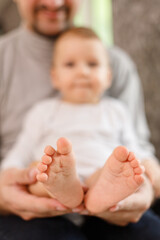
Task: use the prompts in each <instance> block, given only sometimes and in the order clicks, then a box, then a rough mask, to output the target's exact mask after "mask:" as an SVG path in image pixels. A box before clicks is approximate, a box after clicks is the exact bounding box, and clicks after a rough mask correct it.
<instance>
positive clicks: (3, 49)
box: [0, 27, 154, 159]
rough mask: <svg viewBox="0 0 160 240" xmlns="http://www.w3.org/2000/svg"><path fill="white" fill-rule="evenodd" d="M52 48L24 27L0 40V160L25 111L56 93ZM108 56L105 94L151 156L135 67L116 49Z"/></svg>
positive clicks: (18, 130)
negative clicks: (122, 109)
mask: <svg viewBox="0 0 160 240" xmlns="http://www.w3.org/2000/svg"><path fill="white" fill-rule="evenodd" d="M53 46H54V42H53V40H49V39H47V38H45V37H42V36H39V35H37V34H35V33H32V32H30V31H29V30H27V29H25V28H24V27H20V28H19V29H17V30H14V31H13V32H11V33H9V34H7V35H5V36H3V37H1V39H0V150H1V151H0V158H1V159H3V158H4V157H5V155H6V153H7V152H8V151H9V150H10V149H11V147H12V145H13V144H14V143H15V141H16V139H17V136H18V134H19V132H20V130H21V127H22V122H23V119H24V117H25V113H26V112H27V111H28V109H29V108H30V107H31V106H33V104H35V103H36V102H38V101H40V100H42V99H45V98H48V97H50V96H54V95H55V94H56V92H55V91H54V89H53V87H52V85H51V79H50V69H51V59H52V54H53V52H54V51H53ZM108 53H109V57H110V62H111V68H112V74H113V83H112V87H111V88H110V89H109V90H108V92H107V93H106V94H109V95H110V96H112V97H114V98H118V99H120V100H122V101H123V102H124V103H125V104H126V105H127V107H128V110H129V112H130V115H131V119H132V120H133V124H134V127H135V131H136V134H137V135H138V139H139V144H140V145H141V147H142V148H143V149H146V151H149V152H152V153H153V156H154V148H153V146H152V145H151V144H150V143H149V136H150V133H149V129H148V126H147V122H146V118H145V113H144V104H143V94H142V89H141V83H140V80H139V77H138V74H137V70H136V67H135V65H134V64H133V62H132V61H131V59H130V58H129V57H128V55H126V54H125V53H124V52H123V51H122V50H120V49H119V48H117V47H113V48H111V49H108ZM126 117H127V116H126Z"/></svg>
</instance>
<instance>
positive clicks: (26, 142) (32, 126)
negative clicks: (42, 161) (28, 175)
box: [1, 105, 44, 170]
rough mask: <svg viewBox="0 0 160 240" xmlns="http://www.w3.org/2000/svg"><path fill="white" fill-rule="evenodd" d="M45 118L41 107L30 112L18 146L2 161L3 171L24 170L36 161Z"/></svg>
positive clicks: (17, 143) (18, 140) (17, 142)
mask: <svg viewBox="0 0 160 240" xmlns="http://www.w3.org/2000/svg"><path fill="white" fill-rule="evenodd" d="M43 116H44V114H43V111H42V110H41V108H40V105H38V106H35V107H34V108H32V109H31V110H30V111H29V112H28V114H27V116H26V118H25V121H24V124H23V128H22V131H21V133H20V135H19V137H18V139H17V141H16V144H15V145H14V146H13V148H12V149H11V150H10V151H9V153H8V154H7V156H6V158H5V159H3V160H2V163H1V169H3V170H4V169H6V168H10V167H17V168H24V167H27V166H28V165H29V163H31V162H32V161H34V160H35V159H33V150H34V148H35V145H36V142H37V140H38V139H39V137H40V135H41V132H42V131H43Z"/></svg>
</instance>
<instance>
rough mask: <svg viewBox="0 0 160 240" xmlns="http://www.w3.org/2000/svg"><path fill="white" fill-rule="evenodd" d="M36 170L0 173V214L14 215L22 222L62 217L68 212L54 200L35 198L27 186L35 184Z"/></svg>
mask: <svg viewBox="0 0 160 240" xmlns="http://www.w3.org/2000/svg"><path fill="white" fill-rule="evenodd" d="M36 173H37V172H36V170H35V169H34V168H30V169H23V170H20V169H15V168H12V169H8V170H4V171H2V172H1V173H0V212H1V214H11V213H12V214H16V215H18V216H20V217H21V218H23V219H24V220H30V219H32V218H37V217H38V218H41V217H49V216H58V215H63V214H66V213H68V212H69V210H68V209H66V208H65V207H64V206H63V205H62V204H61V203H59V202H58V201H56V200H55V199H51V198H45V197H36V196H34V195H32V194H30V193H29V192H28V190H27V185H29V184H32V183H34V182H36Z"/></svg>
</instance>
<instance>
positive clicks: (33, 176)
mask: <svg viewBox="0 0 160 240" xmlns="http://www.w3.org/2000/svg"><path fill="white" fill-rule="evenodd" d="M37 173H38V169H36V168H31V169H30V171H29V178H30V180H36V175H37Z"/></svg>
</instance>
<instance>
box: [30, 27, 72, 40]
mask: <svg viewBox="0 0 160 240" xmlns="http://www.w3.org/2000/svg"><path fill="white" fill-rule="evenodd" d="M68 27H69V26H67V25H65V26H51V27H48V26H38V25H35V26H33V28H32V29H33V31H34V32H36V33H37V34H39V35H41V36H44V37H48V38H55V37H56V36H58V35H59V34H60V33H61V32H63V31H64V30H65V29H67V28H68Z"/></svg>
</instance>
